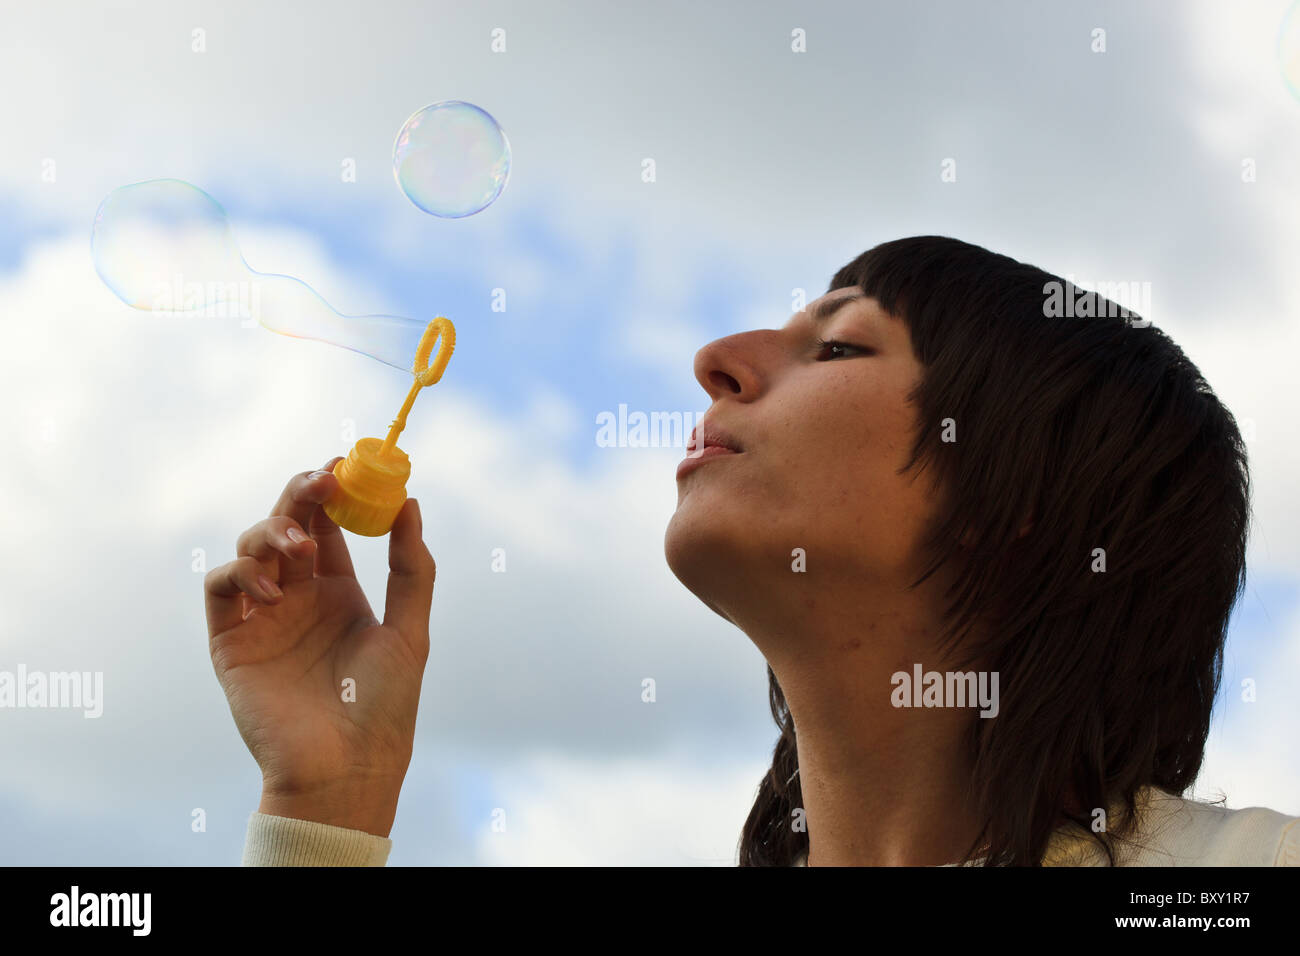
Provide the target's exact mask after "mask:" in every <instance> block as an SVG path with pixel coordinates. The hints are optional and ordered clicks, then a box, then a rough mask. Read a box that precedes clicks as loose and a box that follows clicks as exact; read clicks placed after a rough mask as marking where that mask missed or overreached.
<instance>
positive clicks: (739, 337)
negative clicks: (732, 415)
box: [695, 330, 775, 401]
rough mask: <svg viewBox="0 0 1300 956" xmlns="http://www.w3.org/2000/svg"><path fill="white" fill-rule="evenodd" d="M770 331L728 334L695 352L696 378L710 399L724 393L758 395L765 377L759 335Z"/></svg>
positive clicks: (742, 395) (743, 396)
mask: <svg viewBox="0 0 1300 956" xmlns="http://www.w3.org/2000/svg"><path fill="white" fill-rule="evenodd" d="M768 331H769V330H757V331H754V332H738V333H736V334H735V335H728V336H726V337H724V338H721V339H715V340H714V341H712V342H710V343H709V344H708V345H706V346H704V348H702V349H700V350H699V351H698V352H696V353H695V380H696V381H697V382H699V383H700V385H701V386H702V387H703V389H704V390H705V391H706V392H708V393H709V397H710V398H712V399H714V400H715V401H716V400H717V399H719V398H721V397H722V396H724V395H730V396H733V397H739V398H746V397H753V396H754V395H755V394H757V392H758V388H759V383H760V381H761V377H760V375H759V371H758V360H759V356H758V355H757V354H756V348H755V347H756V346H757V345H758V341H757V338H756V337H758V336H761V335H763V334H764V332H768ZM769 334H775V333H770V332H769Z"/></svg>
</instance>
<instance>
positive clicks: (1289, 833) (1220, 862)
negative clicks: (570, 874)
mask: <svg viewBox="0 0 1300 956" xmlns="http://www.w3.org/2000/svg"><path fill="white" fill-rule="evenodd" d="M1139 816H1140V823H1139V828H1140V832H1139V834H1138V839H1137V842H1139V843H1141V844H1142V845H1141V847H1140V848H1132V847H1128V846H1124V847H1122V848H1120V849H1119V850H1117V853H1116V856H1117V860H1116V862H1117V864H1118V865H1119V866H1300V817H1288V816H1286V815H1285V814H1281V813H1278V812H1277V811H1276V810H1268V809H1266V808H1264V807H1247V808H1246V809H1244V810H1228V809H1225V808H1223V807H1219V806H1214V805H1211V804H1208V803H1200V802H1199V801H1195V800H1184V799H1182V798H1181V797H1177V796H1174V795H1173V794H1169V793H1165V792H1164V791H1162V790H1154V789H1150V790H1147V791H1143V793H1142V794H1141V795H1139ZM392 848H393V841H392V840H390V839H387V838H386V837H380V836H375V835H374V834H371V833H366V832H364V831H362V830H349V829H346V828H344V827H335V826H329V825H327V824H324V823H315V822H313V821H310V820H294V819H291V818H289V817H276V816H270V815H268V814H265V813H254V814H253V815H252V817H251V818H249V821H248V836H247V839H246V840H245V843H244V859H243V865H244V866H383V865H384V864H385V863H387V862H388V854H389V852H390V851H391V850H392ZM805 863H806V860H805V858H803V857H800V858H799V859H798V860H796V861H795V864H794V865H795V866H802V865H805ZM1043 865H1044V866H1105V865H1106V858H1105V855H1104V854H1102V852H1101V850H1100V848H1098V847H1097V845H1096V841H1095V840H1094V839H1092V838H1091V837H1088V836H1084V835H1082V834H1073V833H1070V832H1067V831H1066V830H1058V831H1057V833H1056V835H1055V836H1054V837H1053V839H1052V842H1051V844H1050V846H1049V847H1048V850H1047V854H1046V855H1045V856H1044V858H1043Z"/></svg>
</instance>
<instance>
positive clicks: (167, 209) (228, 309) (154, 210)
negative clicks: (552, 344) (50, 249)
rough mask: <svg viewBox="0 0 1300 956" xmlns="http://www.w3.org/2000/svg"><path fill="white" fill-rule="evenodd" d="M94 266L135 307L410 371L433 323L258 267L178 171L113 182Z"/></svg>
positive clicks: (97, 230)
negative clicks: (232, 324)
mask: <svg viewBox="0 0 1300 956" xmlns="http://www.w3.org/2000/svg"><path fill="white" fill-rule="evenodd" d="M90 244H91V250H92V252H93V254H94V259H95V271H96V272H98V273H99V277H100V278H101V279H103V280H104V284H105V285H107V286H108V287H109V288H110V289H112V290H113V293H114V294H115V295H116V296H117V297H118V298H119V299H121V300H122V301H123V302H125V303H126V304H127V305H129V306H131V307H132V308H136V309H142V310H145V311H151V312H162V313H169V314H178V315H194V316H210V317H216V318H232V319H233V318H239V319H240V320H242V321H243V323H244V324H245V325H249V326H251V325H253V324H255V323H256V324H260V325H262V326H264V327H265V328H268V329H270V330H271V331H272V332H278V333H279V334H280V335H288V336H292V337H294V338H300V339H315V340H316V341H318V342H329V343H330V344H332V345H338V346H342V347H343V348H345V349H351V350H352V351H354V352H360V353H361V354H362V355H369V356H370V357H371V358H375V359H378V360H379V361H381V362H383V363H384V364H385V365H391V366H393V368H399V369H402V370H403V371H407V372H409V371H411V367H412V366H411V362H412V360H413V358H414V356H415V354H416V350H417V349H418V348H419V344H420V337H421V336H422V335H423V334H424V330H425V327H426V326H427V324H428V323H426V322H419V321H417V320H415V319H406V318H402V317H401V316H398V315H342V314H340V313H339V312H336V311H335V310H334V309H333V308H331V307H330V305H329V303H327V302H326V301H325V300H324V299H323V298H321V296H320V294H319V293H318V292H316V290H314V289H313V288H311V286H309V285H307V284H306V283H305V282H302V281H301V280H299V279H295V278H293V277H292V276H285V275H276V274H274V273H266V272H255V271H253V270H252V269H251V268H249V266H248V263H246V262H245V261H244V257H243V256H242V255H241V254H240V251H239V246H238V245H237V244H236V242H235V234H234V230H233V229H232V228H231V226H230V220H229V219H228V218H227V217H226V211H225V210H224V209H222V208H221V204H220V203H218V202H217V201H216V200H215V199H213V198H212V197H211V196H209V195H208V194H207V193H205V192H204V191H203V190H202V189H199V188H198V187H197V186H192V185H190V184H189V183H187V182H184V181H182V180H179V179H153V180H149V181H148V182H142V183H134V184H132V185H130V186H122V187H120V188H119V189H115V190H113V191H112V192H111V193H109V194H108V196H107V197H106V198H105V199H104V201H103V202H102V203H100V205H99V209H98V211H97V212H96V213H95V226H94V229H93V231H92V233H91V240H90Z"/></svg>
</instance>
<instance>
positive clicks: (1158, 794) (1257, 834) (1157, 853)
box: [1043, 787, 1300, 866]
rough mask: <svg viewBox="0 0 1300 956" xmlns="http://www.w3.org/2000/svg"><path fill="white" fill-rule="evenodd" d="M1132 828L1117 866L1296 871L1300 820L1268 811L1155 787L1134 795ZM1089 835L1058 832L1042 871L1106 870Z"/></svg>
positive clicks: (1117, 857)
mask: <svg viewBox="0 0 1300 956" xmlns="http://www.w3.org/2000/svg"><path fill="white" fill-rule="evenodd" d="M1137 808H1138V815H1137V824H1136V827H1135V828H1134V832H1133V833H1131V834H1130V835H1129V836H1128V837H1127V838H1126V839H1124V840H1120V841H1116V844H1115V864H1116V865H1117V866H1300V817H1295V816H1288V815H1287V814H1285V813H1280V812H1278V811H1277V810H1270V809H1269V808H1267V807H1244V808H1241V809H1237V810H1233V809H1229V808H1228V807H1226V806H1222V805H1220V804H1217V803H1206V802H1202V801H1200V800H1194V799H1187V798H1185V797H1181V796H1179V795H1177V794H1173V793H1169V792H1167V791H1165V790H1162V789H1160V788H1158V787H1146V788H1144V789H1143V790H1141V791H1139V792H1138V797H1137ZM1106 862H1107V861H1106V857H1105V854H1104V853H1103V852H1102V850H1101V847H1100V846H1099V845H1098V843H1097V841H1096V839H1094V838H1093V837H1092V836H1091V834H1084V833H1083V832H1082V831H1081V830H1078V829H1076V830H1075V831H1074V832H1068V831H1064V830H1062V831H1058V833H1057V836H1056V837H1054V838H1053V841H1052V843H1051V845H1050V846H1049V848H1048V853H1047V855H1046V856H1045V857H1044V860H1043V864H1044V865H1045V866H1105V865H1106Z"/></svg>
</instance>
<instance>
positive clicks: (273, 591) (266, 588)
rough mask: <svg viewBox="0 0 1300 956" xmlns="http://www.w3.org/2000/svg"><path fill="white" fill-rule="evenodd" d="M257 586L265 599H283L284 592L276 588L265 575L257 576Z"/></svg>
mask: <svg viewBox="0 0 1300 956" xmlns="http://www.w3.org/2000/svg"><path fill="white" fill-rule="evenodd" d="M257 586H258V587H259V588H261V589H262V593H264V594H265V595H266V596H267V597H273V598H278V597H284V592H283V591H281V590H280V589H279V588H278V587H276V586H275V582H274V581H272V580H271V579H270V578H268V577H267V576H266V575H265V574H259V575H258V576H257Z"/></svg>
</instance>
